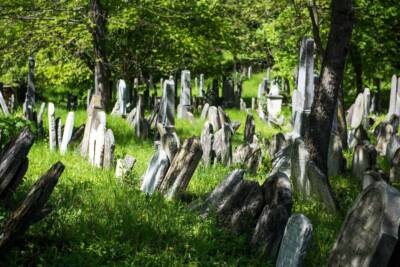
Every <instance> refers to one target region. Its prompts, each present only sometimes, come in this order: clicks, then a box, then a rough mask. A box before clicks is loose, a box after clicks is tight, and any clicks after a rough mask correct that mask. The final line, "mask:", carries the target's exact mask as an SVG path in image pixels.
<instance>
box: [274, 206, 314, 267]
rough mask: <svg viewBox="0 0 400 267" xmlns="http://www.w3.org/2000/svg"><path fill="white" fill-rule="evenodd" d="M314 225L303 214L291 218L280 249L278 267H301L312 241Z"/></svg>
mask: <svg viewBox="0 0 400 267" xmlns="http://www.w3.org/2000/svg"><path fill="white" fill-rule="evenodd" d="M311 235H312V225H311V222H310V220H309V219H308V218H307V217H306V216H304V215H303V214H293V215H292V216H290V218H289V220H288V222H287V224H286V229H285V233H284V234H283V238H282V243H281V247H280V249H279V254H278V259H277V261H276V265H275V266H276V267H288V266H290V267H301V266H303V261H304V259H305V257H306V254H307V249H308V247H309V243H310V241H311Z"/></svg>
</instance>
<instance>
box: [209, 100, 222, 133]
mask: <svg viewBox="0 0 400 267" xmlns="http://www.w3.org/2000/svg"><path fill="white" fill-rule="evenodd" d="M208 121H209V122H210V123H211V125H212V127H213V131H214V133H215V132H217V131H218V130H219V129H221V121H220V118H219V112H218V108H217V107H215V106H211V107H210V108H209V109H208Z"/></svg>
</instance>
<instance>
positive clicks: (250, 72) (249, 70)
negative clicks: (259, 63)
mask: <svg viewBox="0 0 400 267" xmlns="http://www.w3.org/2000/svg"><path fill="white" fill-rule="evenodd" d="M252 74H253V67H252V66H249V67H248V69H247V78H248V79H251V75H252Z"/></svg>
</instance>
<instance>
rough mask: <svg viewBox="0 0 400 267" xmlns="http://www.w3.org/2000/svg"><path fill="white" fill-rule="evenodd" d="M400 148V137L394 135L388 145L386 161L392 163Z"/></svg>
mask: <svg viewBox="0 0 400 267" xmlns="http://www.w3.org/2000/svg"><path fill="white" fill-rule="evenodd" d="M398 148H400V136H398V135H392V136H391V137H390V139H389V142H388V144H387V148H386V155H385V158H386V161H387V162H389V163H390V162H392V159H393V157H394V154H395V153H396V151H397V149H398Z"/></svg>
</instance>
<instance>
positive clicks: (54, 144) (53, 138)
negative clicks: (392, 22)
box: [47, 102, 57, 150]
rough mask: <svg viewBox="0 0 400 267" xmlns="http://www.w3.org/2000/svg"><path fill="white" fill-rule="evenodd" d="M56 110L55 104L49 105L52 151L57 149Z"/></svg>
mask: <svg viewBox="0 0 400 267" xmlns="http://www.w3.org/2000/svg"><path fill="white" fill-rule="evenodd" d="M54 113H55V108H54V104H53V103H51V102H50V103H49V104H48V107H47V115H48V123H49V145H50V149H51V150H54V149H56V148H57V128H56V118H55V114H54Z"/></svg>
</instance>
